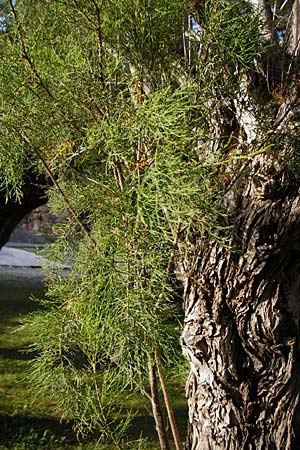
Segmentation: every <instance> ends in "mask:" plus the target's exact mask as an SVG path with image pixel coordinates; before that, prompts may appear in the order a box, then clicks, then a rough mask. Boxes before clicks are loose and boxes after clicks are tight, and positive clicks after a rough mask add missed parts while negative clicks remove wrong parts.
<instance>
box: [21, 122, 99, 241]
mask: <svg viewBox="0 0 300 450" xmlns="http://www.w3.org/2000/svg"><path fill="white" fill-rule="evenodd" d="M20 134H21V136H22V138H23V139H24V141H25V142H27V143H28V144H29V145H30V147H31V149H32V151H33V153H34V154H35V156H36V157H37V158H38V159H39V160H40V161H41V163H42V165H43V167H44V169H45V172H46V173H47V175H48V176H49V178H50V180H51V181H52V183H53V185H54V187H55V188H56V189H57V191H58V192H59V193H60V195H61V197H62V199H63V201H64V202H65V205H66V207H67V209H68V211H69V212H70V213H71V215H72V216H73V218H74V219H75V221H76V223H77V224H78V225H79V227H80V229H81V231H82V232H83V233H84V234H85V235H86V237H87V238H88V239H89V241H90V243H91V245H92V247H93V248H94V249H96V248H97V243H96V241H95V240H94V239H93V238H92V237H91V235H90V233H89V230H88V229H87V227H86V226H85V224H84V223H83V222H82V220H81V219H80V218H79V217H78V215H77V214H76V211H75V210H74V208H73V206H72V205H71V203H70V201H69V199H68V197H67V196H66V194H65V193H64V191H63V190H62V188H61V187H60V184H59V183H58V181H57V179H56V178H55V176H54V175H53V173H52V170H51V169H50V167H49V166H48V164H47V162H46V160H45V158H44V157H43V155H42V154H41V152H40V151H39V150H38V149H37V148H35V147H34V146H33V145H32V143H31V141H30V139H29V137H28V136H27V134H26V133H25V131H22V132H20Z"/></svg>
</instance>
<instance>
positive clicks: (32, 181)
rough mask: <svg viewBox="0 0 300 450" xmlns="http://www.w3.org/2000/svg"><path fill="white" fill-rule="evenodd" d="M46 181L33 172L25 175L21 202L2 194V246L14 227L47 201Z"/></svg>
mask: <svg viewBox="0 0 300 450" xmlns="http://www.w3.org/2000/svg"><path fill="white" fill-rule="evenodd" d="M45 185H46V182H45V180H44V179H43V180H42V179H37V178H36V176H34V175H32V174H27V175H26V176H25V180H24V184H23V188H22V193H23V197H22V199H21V201H20V202H18V201H16V200H15V199H9V200H8V201H6V200H5V195H4V194H3V193H2V194H0V248H1V247H3V245H4V244H5V243H6V242H7V241H8V239H9V236H10V235H11V233H12V231H13V230H14V228H15V227H16V226H17V225H18V224H19V223H20V222H21V220H22V219H23V218H24V217H25V216H26V214H28V213H30V212H31V211H32V210H34V209H35V208H37V207H38V206H41V205H43V204H45V203H47V197H46V194H45Z"/></svg>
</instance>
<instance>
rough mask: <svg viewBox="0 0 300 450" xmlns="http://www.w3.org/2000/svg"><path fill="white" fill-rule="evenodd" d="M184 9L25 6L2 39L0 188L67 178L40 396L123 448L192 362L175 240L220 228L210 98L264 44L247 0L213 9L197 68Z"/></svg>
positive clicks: (56, 192) (37, 330)
mask: <svg viewBox="0 0 300 450" xmlns="http://www.w3.org/2000/svg"><path fill="white" fill-rule="evenodd" d="M186 13H187V6H186V7H185V6H184V2H182V1H181V0H180V1H179V0H172V1H170V2H164V1H161V0H122V1H120V2H117V4H116V2H112V1H110V0H102V1H97V0H88V1H86V0H85V1H81V0H72V1H68V2H67V1H63V0H55V1H53V0H47V1H44V2H31V1H22V2H21V1H20V2H18V4H17V6H16V8H15V9H13V10H12V12H11V14H12V16H13V18H14V26H13V27H12V29H11V30H9V32H7V33H4V34H2V35H1V36H0V39H1V42H0V46H1V50H3V57H2V59H1V62H0V70H1V76H0V92H1V103H0V127H1V132H0V149H1V151H0V174H1V179H2V180H3V181H2V182H1V185H0V188H2V189H3V188H6V189H8V187H9V188H10V189H11V192H12V193H14V195H16V196H18V195H20V183H21V181H22V175H23V173H24V171H26V170H29V169H30V170H35V171H38V172H42V173H45V174H46V175H47V176H49V177H50V178H51V180H52V182H53V181H54V186H52V188H49V198H50V200H49V204H50V205H51V208H52V209H53V211H54V212H57V213H62V212H64V213H65V212H66V209H67V218H66V220H65V223H64V224H63V225H62V226H60V227H58V228H57V241H56V243H55V244H53V245H52V246H50V248H49V249H48V252H47V256H48V258H49V259H50V260H52V261H53V262H54V263H57V262H63V261H64V260H65V259H66V258H67V259H69V260H71V261H72V269H71V270H70V272H69V274H68V275H67V276H62V273H61V272H62V271H61V270H60V268H59V267H58V268H57V267H56V268H54V269H53V267H48V269H47V270H48V272H49V277H48V296H47V299H46V301H43V302H41V303H42V306H43V308H42V309H41V311H39V312H35V313H34V314H32V315H31V317H30V318H29V319H28V320H26V326H27V329H28V330H29V331H30V333H31V336H32V342H33V344H32V350H33V351H34V352H36V353H37V357H36V359H35V361H34V363H33V364H32V369H31V379H32V385H33V386H34V389H35V390H36V391H37V392H38V393H39V394H40V395H47V396H49V397H50V398H51V399H54V400H55V401H56V403H57V405H58V407H59V409H60V411H61V412H62V414H64V415H66V416H72V417H74V418H75V419H76V421H77V429H78V431H79V432H82V433H84V432H86V431H91V430H93V429H97V430H98V431H100V433H102V437H103V439H106V440H111V441H112V442H113V443H114V445H115V447H116V448H121V442H122V439H123V438H124V433H125V430H126V427H127V426H128V423H129V421H130V414H127V416H126V417H125V418H124V417H122V411H121V405H122V402H123V401H124V398H127V397H130V395H132V393H133V392H134V393H136V392H138V391H139V392H142V393H145V392H146V393H147V389H148V381H147V377H148V375H147V367H148V363H149V362H154V361H155V359H156V357H157V355H159V357H160V358H161V359H162V361H163V364H164V365H165V367H167V368H169V367H172V366H173V367H174V366H176V364H178V365H180V364H182V362H181V359H180V349H179V334H180V326H181V325H180V321H181V313H180V306H179V305H178V299H177V290H178V280H176V279H175V276H174V274H173V265H174V258H176V256H177V252H178V249H177V247H176V243H177V242H178V241H179V240H180V242H181V243H182V244H183V243H184V242H185V244H186V247H184V246H182V248H181V251H185V249H186V248H187V247H188V243H190V242H191V241H192V239H194V238H195V236H197V235H199V234H201V233H211V234H215V233H216V230H218V229H222V227H221V224H220V217H222V214H221V209H220V196H221V194H222V189H224V186H223V185H222V184H221V181H220V180H222V178H221V177H219V174H220V172H221V169H220V166H222V164H221V163H220V160H219V157H220V154H222V153H223V152H224V148H225V149H226V146H229V144H230V139H229V138H228V139H227V138H226V136H225V137H224V138H223V137H222V142H220V144H218V143H217V146H218V152H215V154H212V155H211V154H209V152H210V148H211V147H210V145H211V143H212V142H213V141H214V135H213V134H211V135H207V132H208V128H209V126H208V123H209V121H210V120H211V117H210V115H211V114H210V112H209V108H211V106H212V104H211V103H209V102H210V101H211V99H212V97H216V87H217V97H216V98H214V101H215V103H216V104H217V103H218V99H219V97H218V96H219V95H220V98H221V97H222V96H223V97H224V96H226V95H228V93H229V92H233V90H234V89H235V87H234V83H236V81H237V80H238V75H235V71H236V70H237V68H238V67H239V66H242V67H243V68H244V67H248V66H249V65H251V64H252V63H253V59H254V57H255V56H256V55H257V53H258V52H259V51H260V48H261V47H260V41H259V38H258V32H257V28H258V19H257V17H255V16H254V17H253V18H251V19H250V13H251V11H249V10H248V9H247V8H246V3H244V2H242V4H241V5H240V2H238V3H237V2H233V3H232V2H223V1H218V2H206V10H205V16H204V19H203V26H204V27H205V33H204V41H203V44H204V47H206V48H207V54H208V59H207V61H204V60H203V55H202V56H201V57H200V59H199V61H197V60H195V61H194V64H193V67H191V69H190V70H186V68H185V61H184V57H183V55H181V54H180V52H179V51H177V50H176V48H177V46H178V41H180V39H181V30H182V25H183V23H184V16H185V14H186ZM246 24H247V26H246ZM204 62H205V64H204ZM208 72H209V75H207V74H208ZM178 74H181V75H182V76H181V77H179V76H178ZM232 74H233V75H232ZM204 77H206V79H207V84H206V85H205V86H204V83H203V81H204ZM183 79H184V81H183ZM199 80H200V88H199ZM223 97H222V98H223ZM218 108H220V106H216V110H218ZM10 155H12V156H10ZM221 156H222V155H221ZM221 161H224V157H223V156H222V160H221ZM78 226H80V227H81V230H79V229H78ZM82 229H84V230H85V236H83V235H82V233H81V231H82ZM87 236H88V238H87ZM91 243H92V244H95V245H93V246H91Z"/></svg>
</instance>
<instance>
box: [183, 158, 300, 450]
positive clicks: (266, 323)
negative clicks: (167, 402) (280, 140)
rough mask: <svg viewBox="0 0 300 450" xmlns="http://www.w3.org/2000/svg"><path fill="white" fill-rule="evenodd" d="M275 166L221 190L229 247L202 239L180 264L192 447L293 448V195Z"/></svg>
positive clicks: (298, 281)
mask: <svg viewBox="0 0 300 450" xmlns="http://www.w3.org/2000/svg"><path fill="white" fill-rule="evenodd" d="M257 167H259V168H260V170H261V168H262V167H264V168H265V173H264V175H265V176H262V173H258V171H257V170H258V169H257ZM274 167H275V164H273V162H272V157H271V155H270V154H269V156H266V155H260V156H257V157H256V158H255V159H254V161H253V163H252V176H251V175H249V178H247V179H244V180H243V186H241V181H239V185H238V183H237V184H236V185H235V186H234V190H233V191H232V192H231V193H230V195H229V194H228V198H230V202H229V203H228V205H229V208H230V214H231V217H232V218H233V219H232V224H233V226H234V236H235V237H234V239H233V240H232V242H231V248H224V247H222V246H221V245H220V244H218V243H216V242H215V241H213V240H212V239H211V238H209V237H208V236H206V237H203V238H200V239H199V240H198V241H197V242H196V243H195V245H194V248H193V249H192V252H193V253H192V254H193V256H191V257H189V258H188V259H182V261H181V264H180V268H179V269H180V272H181V275H182V278H183V281H184V286H185V289H184V311H185V328H184V332H183V336H182V345H183V350H184V354H185V356H186V357H187V359H188V360H189V362H190V369H191V370H190V375H189V379H188V382H187V396H188V399H189V432H188V442H187V448H188V449H189V450H208V449H211V450H212V449H213V450H225V449H226V450H233V449H235V450H242V449H245V450H269V449H272V450H275V449H278V450H283V449H284V450H292V449H293V450H296V449H299V447H300V440H299V431H300V428H299V387H300V367H299V319H300V292H299V285H300V244H299V237H300V195H299V191H298V189H296V188H294V189H292V188H290V189H289V191H285V190H284V189H281V188H280V186H281V183H282V181H283V180H282V178H280V177H281V176H283V174H280V173H279V172H278V171H277V174H276V176H274V172H275V168H274ZM254 171H256V172H255V173H256V177H254V176H253V174H254ZM250 173H251V170H250ZM268 173H269V174H271V173H272V174H273V176H271V175H270V176H269V177H267V175H268ZM276 180H277V182H276V183H275V181H276Z"/></svg>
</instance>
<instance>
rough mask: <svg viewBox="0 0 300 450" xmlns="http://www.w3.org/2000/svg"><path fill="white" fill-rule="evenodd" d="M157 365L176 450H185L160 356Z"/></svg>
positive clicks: (157, 358)
mask: <svg viewBox="0 0 300 450" xmlns="http://www.w3.org/2000/svg"><path fill="white" fill-rule="evenodd" d="M156 365H157V371H158V376H159V381H160V385H161V388H162V392H163V396H164V400H165V405H166V408H167V412H168V417H169V422H170V427H171V430H172V435H173V439H174V443H175V448H176V450H183V446H182V443H181V440H180V436H179V432H178V428H177V424H176V419H175V415H174V410H173V406H172V403H171V399H170V395H169V391H168V387H167V384H166V381H165V377H164V374H163V370H162V367H161V363H160V360H159V357H158V355H157V356H156Z"/></svg>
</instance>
